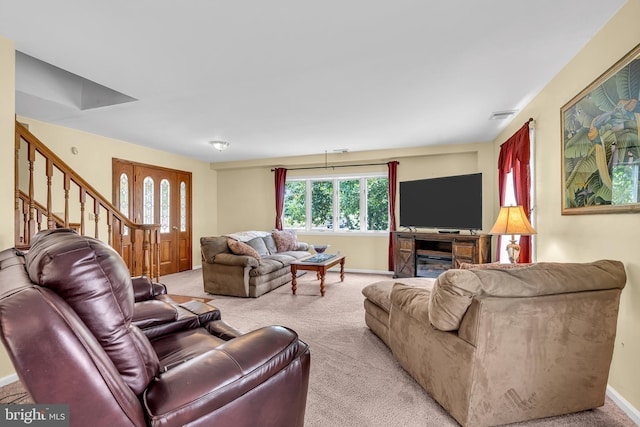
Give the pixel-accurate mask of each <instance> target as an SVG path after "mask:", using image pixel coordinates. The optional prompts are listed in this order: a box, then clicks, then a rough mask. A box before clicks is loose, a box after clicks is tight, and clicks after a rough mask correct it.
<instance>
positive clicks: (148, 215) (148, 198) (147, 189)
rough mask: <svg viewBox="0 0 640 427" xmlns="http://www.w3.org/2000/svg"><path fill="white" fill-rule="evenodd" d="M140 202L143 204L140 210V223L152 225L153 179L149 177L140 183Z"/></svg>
mask: <svg viewBox="0 0 640 427" xmlns="http://www.w3.org/2000/svg"><path fill="white" fill-rule="evenodd" d="M142 200H143V203H144V207H143V209H142V223H143V224H153V223H154V221H153V211H154V200H153V178H151V177H149V176H148V177H146V178H145V179H144V181H142Z"/></svg>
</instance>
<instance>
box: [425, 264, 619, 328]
mask: <svg viewBox="0 0 640 427" xmlns="http://www.w3.org/2000/svg"><path fill="white" fill-rule="evenodd" d="M625 283H626V273H625V270H624V265H623V264H622V263H621V262H620V261H613V260H599V261H594V262H590V263H553V262H540V263H534V264H527V265H523V266H522V267H519V268H511V269H500V268H495V269H471V270H461V269H452V270H448V271H446V272H444V273H442V274H441V275H440V276H439V277H438V279H437V280H436V283H435V285H434V288H433V291H432V292H431V298H430V299H429V320H430V321H431V324H432V325H433V326H434V327H436V328H438V329H440V330H443V331H453V330H457V329H458V328H459V326H460V322H461V320H462V317H463V316H464V314H465V312H466V311H467V308H468V307H469V305H470V304H471V301H472V299H473V297H474V296H479V297H487V296H495V297H505V298H517V297H533V296H540V295H554V294H562V293H568V292H582V291H594V290H601V289H616V288H617V289H622V288H624V286H625Z"/></svg>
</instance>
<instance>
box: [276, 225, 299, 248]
mask: <svg viewBox="0 0 640 427" xmlns="http://www.w3.org/2000/svg"><path fill="white" fill-rule="evenodd" d="M271 235H272V236H273V240H275V242H276V247H277V248H278V252H286V251H295V250H296V248H297V247H298V234H297V233H296V231H295V230H282V231H279V230H274V231H273V233H271Z"/></svg>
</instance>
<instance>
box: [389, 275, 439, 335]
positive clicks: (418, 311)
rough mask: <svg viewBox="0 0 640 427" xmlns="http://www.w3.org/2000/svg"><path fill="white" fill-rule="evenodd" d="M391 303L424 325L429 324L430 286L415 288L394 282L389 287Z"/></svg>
mask: <svg viewBox="0 0 640 427" xmlns="http://www.w3.org/2000/svg"><path fill="white" fill-rule="evenodd" d="M389 297H390V299H391V305H392V306H393V307H394V309H395V308H398V309H400V310H402V311H403V312H405V313H407V314H408V315H409V316H411V317H413V318H414V319H416V320H417V321H419V322H422V323H424V324H425V325H428V324H429V298H430V297H431V289H430V288H417V287H415V286H407V285H403V284H402V283H396V284H394V285H393V288H391V294H390V296H389Z"/></svg>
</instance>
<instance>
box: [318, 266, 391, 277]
mask: <svg viewBox="0 0 640 427" xmlns="http://www.w3.org/2000/svg"><path fill="white" fill-rule="evenodd" d="M334 269H340V266H335V267H331V268H330V269H329V270H331V271H333V270H334ZM344 272H345V273H361V274H384V275H388V276H393V271H384V270H364V269H358V268H345V269H344Z"/></svg>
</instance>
